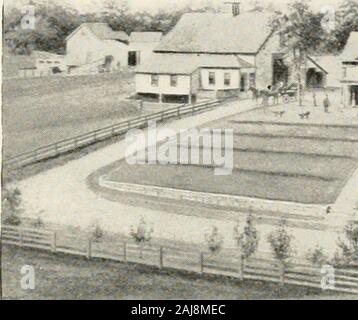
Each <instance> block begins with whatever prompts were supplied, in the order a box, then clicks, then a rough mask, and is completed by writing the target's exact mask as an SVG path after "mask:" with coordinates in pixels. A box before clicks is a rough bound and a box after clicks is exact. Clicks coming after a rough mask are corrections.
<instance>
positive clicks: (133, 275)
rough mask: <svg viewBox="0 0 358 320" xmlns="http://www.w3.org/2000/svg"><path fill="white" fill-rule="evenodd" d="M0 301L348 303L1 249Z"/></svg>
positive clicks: (290, 289) (294, 290)
mask: <svg viewBox="0 0 358 320" xmlns="http://www.w3.org/2000/svg"><path fill="white" fill-rule="evenodd" d="M23 265H31V266H33V267H34V269H35V286H36V287H35V290H29V291H24V290H22V289H21V287H20V280H21V276H22V275H21V273H20V269H21V267H22V266H23ZM2 294H3V298H4V299H58V300H59V299H121V300H122V299H153V300H156V299H209V300H217V299H236V300H246V299H273V298H274V299H294V298H297V299H299V298H302V299H324V298H337V299H344V298H345V299H349V298H352V299H353V298H354V297H349V296H347V295H335V296H330V295H328V294H324V293H321V292H319V291H317V290H313V289H307V288H302V287H295V286H285V287H280V286H278V285H276V284H270V283H263V282H258V281H244V282H238V281H234V280H230V279H225V278H214V277H199V276H194V275H191V274H185V273H177V272H159V271H157V270H155V269H152V268H149V267H145V266H139V265H131V264H121V263H113V262H108V261H100V260H96V261H87V260H85V259H82V258H76V257H72V256H66V255H51V254H48V253H45V252H41V251H34V250H26V249H20V248H16V247H12V246H3V248H2Z"/></svg>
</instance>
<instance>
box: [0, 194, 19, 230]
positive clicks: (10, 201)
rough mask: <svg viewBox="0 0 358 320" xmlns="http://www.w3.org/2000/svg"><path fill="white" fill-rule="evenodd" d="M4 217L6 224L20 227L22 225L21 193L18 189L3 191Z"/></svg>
mask: <svg viewBox="0 0 358 320" xmlns="http://www.w3.org/2000/svg"><path fill="white" fill-rule="evenodd" d="M1 200H2V201H1V202H2V217H3V222H4V224H10V225H13V226H18V225H20V224H21V217H20V216H21V213H22V208H21V203H22V200H21V192H20V190H19V189H18V188H15V189H6V188H4V189H3V190H2V199H1Z"/></svg>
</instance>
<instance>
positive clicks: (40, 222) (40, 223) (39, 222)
mask: <svg viewBox="0 0 358 320" xmlns="http://www.w3.org/2000/svg"><path fill="white" fill-rule="evenodd" d="M33 226H34V228H36V229H42V228H44V227H45V223H44V222H43V220H42V218H41V217H37V219H36V220H35V221H34V223H33Z"/></svg>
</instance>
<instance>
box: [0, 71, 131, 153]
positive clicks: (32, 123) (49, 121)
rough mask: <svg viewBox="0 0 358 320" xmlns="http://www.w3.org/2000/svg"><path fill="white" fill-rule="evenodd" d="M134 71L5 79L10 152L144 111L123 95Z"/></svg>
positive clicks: (4, 115)
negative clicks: (139, 109)
mask: <svg viewBox="0 0 358 320" xmlns="http://www.w3.org/2000/svg"><path fill="white" fill-rule="evenodd" d="M133 81H134V80H133V74H132V73H130V72H121V73H111V74H99V75H85V76H73V77H46V78H35V79H16V80H13V79H12V80H5V81H4V82H3V111H2V119H3V138H4V140H3V146H4V156H5V157H11V156H14V155H17V154H19V153H22V152H26V151H30V150H33V149H34V148H37V147H40V146H43V145H47V144H50V143H53V142H55V141H58V140H62V139H65V138H70V137H73V136H76V135H79V134H82V133H86V132H88V131H91V130H94V129H98V128H102V127H104V126H106V125H111V124H114V123H117V122H120V121H121V120H123V119H125V118H128V117H134V116H136V115H138V112H137V110H136V108H135V107H134V106H133V105H132V104H131V103H130V102H127V101H124V100H123V99H124V98H125V97H127V96H129V94H130V92H131V91H132V88H133Z"/></svg>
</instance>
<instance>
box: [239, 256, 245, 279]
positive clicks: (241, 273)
mask: <svg viewBox="0 0 358 320" xmlns="http://www.w3.org/2000/svg"><path fill="white" fill-rule="evenodd" d="M244 277H245V258H244V256H243V255H240V258H239V278H240V280H244Z"/></svg>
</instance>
